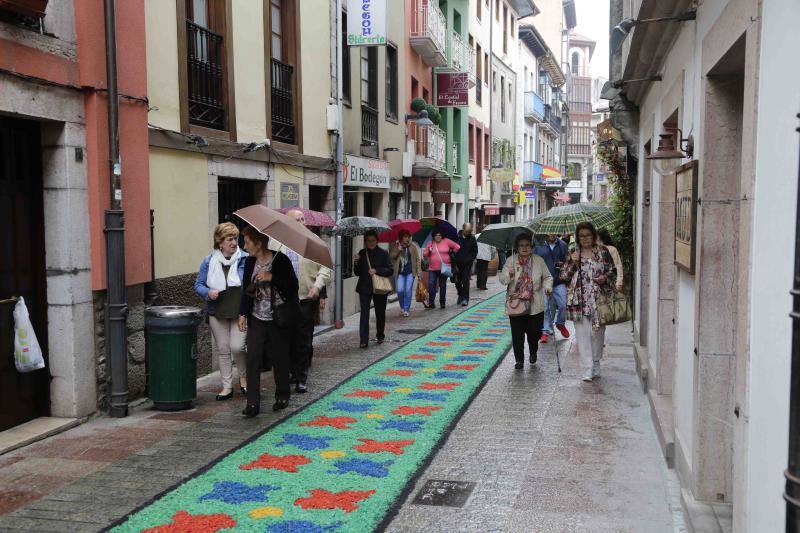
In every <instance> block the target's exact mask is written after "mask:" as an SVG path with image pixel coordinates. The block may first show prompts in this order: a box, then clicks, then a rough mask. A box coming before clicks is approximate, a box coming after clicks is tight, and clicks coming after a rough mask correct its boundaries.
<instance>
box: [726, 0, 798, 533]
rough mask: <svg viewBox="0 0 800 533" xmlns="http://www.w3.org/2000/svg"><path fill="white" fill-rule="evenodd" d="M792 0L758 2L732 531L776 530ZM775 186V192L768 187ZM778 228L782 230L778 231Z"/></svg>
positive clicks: (785, 390)
mask: <svg viewBox="0 0 800 533" xmlns="http://www.w3.org/2000/svg"><path fill="white" fill-rule="evenodd" d="M797 28H800V4H798V3H797V1H796V0H772V1H770V2H765V3H764V4H763V11H762V28H761V54H760V72H759V86H758V124H757V127H758V139H757V144H756V172H755V174H756V182H755V196H754V199H753V235H754V236H755V240H756V242H759V241H760V242H761V243H762V245H761V246H755V247H754V249H753V253H752V256H751V264H752V277H751V280H752V288H751V293H750V302H751V307H750V323H751V325H752V329H751V339H750V341H751V351H750V368H749V374H748V381H749V402H750V406H749V412H748V413H746V423H747V425H748V428H747V435H748V439H747V440H748V442H749V443H750V445H749V446H748V447H747V451H746V458H745V461H746V464H747V473H746V477H744V479H742V480H741V481H742V482H743V484H744V486H745V490H744V491H743V493H742V496H743V498H744V499H743V501H742V502H740V503H741V505H742V508H741V509H740V508H738V507H737V505H738V504H739V502H735V503H734V513H735V514H734V523H737V522H738V523H741V524H742V527H736V526H734V527H735V528H736V529H738V530H739V531H782V530H783V528H784V520H785V503H784V501H783V498H782V493H783V487H784V480H783V470H784V469H785V468H786V450H787V443H788V439H789V434H788V432H789V428H788V419H789V401H788V400H789V376H790V375H791V372H790V362H791V361H790V358H791V320H790V318H789V316H788V312H789V309H790V308H791V305H792V300H791V298H790V296H789V288H790V287H791V286H792V276H793V271H792V267H793V264H792V259H791V254H792V250H793V248H794V242H793V237H794V233H795V232H796V231H798V228H797V227H796V226H795V221H796V218H795V217H796V208H797V169H798V134H797V132H796V131H795V128H796V127H797V126H798V120H797V119H796V118H795V114H796V113H797V112H798V111H800V89H798V88H800V70H798V69H796V68H786V65H787V63H786V61H787V58H791V57H793V55H794V53H795V51H796V50H800V33H798V31H797ZM778 147H779V148H778ZM777 191H780V194H776V192H777ZM783 229H785V230H786V231H784V230H783ZM765 235H770V242H769V249H770V250H775V251H777V250H785V251H786V252H785V253H778V256H779V257H781V259H780V260H775V259H776V257H774V256H773V257H772V258H770V257H769V256H770V255H774V254H773V253H764V248H763V246H764V241H763V236H765Z"/></svg>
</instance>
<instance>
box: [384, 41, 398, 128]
mask: <svg viewBox="0 0 800 533" xmlns="http://www.w3.org/2000/svg"><path fill="white" fill-rule="evenodd" d="M385 50H386V55H385V63H386V64H385V67H386V72H385V74H384V75H385V79H384V80H383V82H384V92H385V94H384V100H385V102H384V106H385V109H384V116H385V117H386V120H387V121H388V122H392V123H394V124H397V123H398V118H397V117H398V115H399V114H400V90H399V84H400V51H399V48H398V46H397V45H396V44H394V43H391V42H389V43H387V44H386V47H385ZM389 50H392V51H394V71H393V72H392V71H391V70H390V69H389ZM390 81H391V87H390V86H389V83H390ZM392 99H393V100H392ZM391 103H394V109H390V107H391V105H390V104H391Z"/></svg>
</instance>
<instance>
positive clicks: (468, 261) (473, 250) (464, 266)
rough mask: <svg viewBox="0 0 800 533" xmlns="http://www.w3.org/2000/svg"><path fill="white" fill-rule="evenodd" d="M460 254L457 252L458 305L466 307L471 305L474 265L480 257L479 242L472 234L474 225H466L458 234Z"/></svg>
mask: <svg viewBox="0 0 800 533" xmlns="http://www.w3.org/2000/svg"><path fill="white" fill-rule="evenodd" d="M458 245H459V246H460V247H461V248H459V250H458V252H456V261H455V262H456V268H457V269H458V272H456V289H457V290H458V303H460V304H461V305H462V306H464V307H466V306H468V305H469V280H470V277H471V275H472V263H474V262H475V258H476V257H478V241H477V240H476V239H475V235H473V234H472V224H469V223H465V224H464V225H463V226H462V227H461V231H459V232H458Z"/></svg>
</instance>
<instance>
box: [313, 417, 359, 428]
mask: <svg viewBox="0 0 800 533" xmlns="http://www.w3.org/2000/svg"><path fill="white" fill-rule="evenodd" d="M356 422H358V420H356V419H355V418H351V417H349V416H335V417H333V418H330V417H327V416H323V415H319V416H317V417H316V418H315V419H314V420H310V421H308V422H301V423H300V425H301V426H319V427H326V426H330V427H332V428H336V429H351V428H350V426H348V424H355V423H356Z"/></svg>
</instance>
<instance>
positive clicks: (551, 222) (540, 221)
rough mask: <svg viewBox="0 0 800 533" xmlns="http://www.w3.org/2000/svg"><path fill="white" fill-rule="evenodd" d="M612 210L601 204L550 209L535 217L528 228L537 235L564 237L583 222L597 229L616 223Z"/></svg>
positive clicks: (573, 231) (584, 204)
mask: <svg viewBox="0 0 800 533" xmlns="http://www.w3.org/2000/svg"><path fill="white" fill-rule="evenodd" d="M614 220H615V219H614V215H613V214H612V213H611V210H610V209H609V208H608V207H606V206H604V205H599V204H586V203H580V204H568V205H562V206H558V207H554V208H552V209H550V210H549V211H548V212H547V213H544V214H541V215H539V216H537V217H535V218H534V219H533V220H532V221H531V222H530V224H529V225H528V227H529V228H530V230H531V231H532V232H533V233H534V234H536V235H553V234H555V235H563V234H564V233H575V226H577V225H578V224H580V223H581V222H591V223H592V224H594V226H595V227H596V228H603V227H606V226H608V225H610V224H613V223H614Z"/></svg>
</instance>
